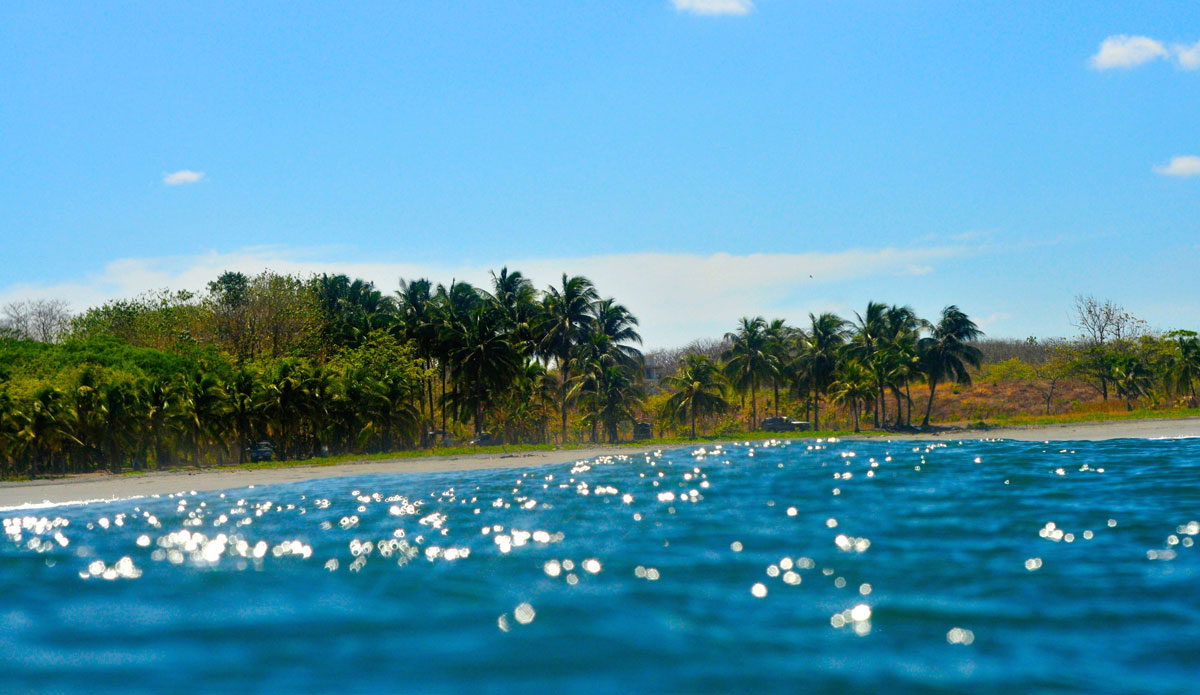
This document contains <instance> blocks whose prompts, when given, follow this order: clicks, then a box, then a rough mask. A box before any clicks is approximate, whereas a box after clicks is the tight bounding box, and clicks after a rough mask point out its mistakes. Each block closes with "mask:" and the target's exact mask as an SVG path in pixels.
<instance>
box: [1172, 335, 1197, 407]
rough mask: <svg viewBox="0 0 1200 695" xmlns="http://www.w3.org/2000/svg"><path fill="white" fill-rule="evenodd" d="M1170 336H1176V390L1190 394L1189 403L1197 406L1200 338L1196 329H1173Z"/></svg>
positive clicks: (1173, 379)
mask: <svg viewBox="0 0 1200 695" xmlns="http://www.w3.org/2000/svg"><path fill="white" fill-rule="evenodd" d="M1167 336H1168V337H1171V338H1175V348H1176V350H1177V351H1178V352H1177V353H1176V354H1175V355H1174V358H1175V360H1174V362H1175V363H1174V370H1172V373H1171V381H1172V386H1174V388H1175V390H1176V392H1178V393H1186V394H1188V404H1189V405H1190V406H1191V407H1193V408H1194V407H1196V380H1197V379H1200V339H1197V336H1196V333H1195V331H1171V332H1170V333H1168V334H1167Z"/></svg>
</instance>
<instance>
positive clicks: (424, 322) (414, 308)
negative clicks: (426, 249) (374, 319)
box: [395, 278, 438, 423]
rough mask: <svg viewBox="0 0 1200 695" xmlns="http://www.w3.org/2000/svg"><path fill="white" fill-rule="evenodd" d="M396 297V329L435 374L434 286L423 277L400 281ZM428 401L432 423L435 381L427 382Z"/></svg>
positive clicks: (436, 325)
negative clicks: (414, 347) (410, 280)
mask: <svg viewBox="0 0 1200 695" xmlns="http://www.w3.org/2000/svg"><path fill="white" fill-rule="evenodd" d="M396 297H397V309H396V312H397V318H398V321H397V323H396V326H395V327H396V328H397V329H398V331H399V333H400V337H402V338H404V339H405V340H407V341H409V342H411V343H412V344H413V345H415V346H416V348H417V354H418V355H419V357H420V358H421V359H422V360H424V362H425V369H426V370H427V371H428V372H430V373H432V371H433V360H434V357H435V356H436V354H437V339H438V317H437V304H436V302H435V301H434V296H433V284H432V283H431V282H430V281H429V280H426V279H424V278H422V279H420V280H413V281H412V282H408V281H406V280H401V281H400V291H399V292H397V293H396ZM424 395H425V396H426V402H427V404H428V406H429V421H430V422H431V423H432V422H433V379H432V378H426V379H425V394H424Z"/></svg>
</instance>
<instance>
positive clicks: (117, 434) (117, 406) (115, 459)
mask: <svg viewBox="0 0 1200 695" xmlns="http://www.w3.org/2000/svg"><path fill="white" fill-rule="evenodd" d="M137 408H138V403H137V391H136V389H134V387H133V384H132V383H130V382H128V381H110V382H108V383H106V384H104V385H102V386H101V388H100V411H99V412H100V417H101V426H100V428H101V432H102V434H101V440H102V447H103V450H104V453H105V457H106V458H107V460H108V464H109V467H110V470H111V471H112V472H113V473H119V472H120V471H121V463H122V461H123V460H124V458H125V456H124V455H123V454H122V450H123V448H124V447H125V446H126V445H128V444H129V443H130V441H131V440H132V439H133V436H134V432H133V431H132V429H133V426H134V423H135V421H136V412H137Z"/></svg>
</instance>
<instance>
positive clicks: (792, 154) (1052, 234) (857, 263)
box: [0, 0, 1200, 346]
mask: <svg viewBox="0 0 1200 695" xmlns="http://www.w3.org/2000/svg"><path fill="white" fill-rule="evenodd" d="M330 5H332V4H330ZM338 5H340V6H336V7H335V6H329V7H317V6H306V5H304V4H302V3H291V2H279V3H268V2H263V3H254V4H253V5H252V6H251V7H249V8H248V7H246V6H245V4H244V3H228V4H222V3H218V2H205V3H158V2H146V3H122V4H119V5H117V4H114V5H113V6H108V7H96V8H91V7H86V6H83V5H80V4H67V3H61V4H60V3H47V2H29V3H19V2H14V3H5V5H4V7H3V8H0V225H2V226H3V234H4V240H5V243H4V249H5V261H4V262H3V263H0V303H2V302H4V301H12V300H15V299H21V298H25V297H33V296H58V297H63V298H65V299H68V300H69V301H71V302H72V304H73V305H74V306H75V308H76V309H82V308H84V307H85V306H87V305H88V304H90V303H95V302H98V301H101V300H103V299H106V298H111V297H116V296H125V295H130V294H136V293H138V292H140V291H143V290H146V289H149V288H152V287H160V286H171V287H180V288H182V287H188V288H194V289H198V288H199V287H201V286H202V285H203V284H204V282H205V281H206V280H207V279H209V278H211V277H212V276H215V274H216V273H218V272H220V270H222V269H224V268H237V269H243V270H248V271H254V270H261V269H263V268H264V267H271V268H273V269H275V270H279V271H281V272H314V271H321V270H335V271H346V272H352V273H358V274H361V275H364V276H367V277H369V278H370V279H373V280H375V281H376V282H377V283H378V284H379V285H380V286H381V287H382V288H384V289H386V290H391V289H394V288H395V287H396V284H397V280H398V278H399V277H401V276H404V277H413V276H415V275H428V276H431V277H433V278H434V279H435V280H439V281H448V280H449V279H450V278H451V277H458V278H466V279H468V280H472V281H476V282H483V281H484V280H485V279H486V278H487V270H488V269H490V268H498V267H500V266H501V265H504V264H508V265H509V266H510V267H512V266H515V267H517V268H520V269H523V270H525V271H526V272H527V274H530V275H532V276H533V277H534V279H535V280H536V281H537V282H538V284H539V285H546V284H548V283H550V282H551V281H553V280H554V278H555V277H556V276H557V275H558V274H559V273H561V272H564V271H565V272H569V273H572V274H576V273H579V274H586V275H589V276H591V277H593V279H594V280H596V282H597V283H598V284H599V285H600V289H601V291H602V292H603V293H605V294H610V295H614V296H616V297H617V298H618V299H620V300H621V301H623V302H624V303H626V304H627V305H628V306H629V307H630V308H631V309H632V310H634V311H635V313H637V314H638V315H639V316H641V318H642V320H643V333H644V335H645V336H646V338H647V342H648V343H649V344H650V345H651V346H661V345H670V344H675V343H682V342H686V341H687V340H689V339H691V338H693V337H700V336H711V335H719V334H720V333H722V332H724V330H727V329H729V328H731V327H732V326H733V324H734V322H735V321H736V319H737V318H738V317H739V316H741V315H743V314H751V315H752V314H763V315H766V316H767V317H768V318H771V317H774V316H784V317H788V318H791V319H793V320H796V321H797V322H799V321H800V320H801V319H802V318H803V317H804V316H805V314H806V313H807V312H809V311H818V310H825V309H833V310H837V311H839V312H841V313H843V314H844V315H851V312H852V311H853V310H854V309H856V308H861V307H862V306H863V305H864V304H865V303H866V302H867V301H868V300H870V299H880V300H886V301H890V302H896V303H909V304H912V305H913V306H915V307H916V308H917V309H918V310H919V311H921V312H923V313H926V314H933V313H934V312H936V311H937V310H938V309H940V308H941V307H942V306H943V305H944V304H947V303H956V304H958V305H960V306H961V307H962V308H963V309H964V310H966V311H967V312H968V313H969V314H971V315H972V316H975V317H976V318H978V319H979V320H980V321H981V322H982V323H983V324H984V327H985V329H986V330H987V331H988V332H989V333H990V334H992V335H997V336H1016V337H1024V336H1026V335H1030V334H1036V335H1061V334H1067V333H1070V332H1072V329H1071V326H1070V322H1069V308H1070V305H1071V301H1072V297H1073V296H1074V295H1076V294H1079V293H1092V294H1095V295H1097V296H1100V297H1108V298H1111V299H1114V300H1116V301H1118V302H1120V303H1122V304H1124V305H1125V306H1126V307H1127V308H1129V309H1130V310H1132V311H1133V312H1134V313H1136V314H1138V315H1140V316H1143V317H1145V318H1147V319H1148V320H1150V322H1151V323H1152V324H1153V325H1155V326H1157V327H1160V328H1172V327H1179V326H1189V327H1192V328H1200V274H1198V273H1197V265H1198V262H1200V214H1198V213H1200V175H1198V174H1200V159H1197V157H1198V156H1200V118H1198V116H1197V114H1200V6H1198V5H1196V4H1195V3H1191V2H1162V3H1153V4H1143V3H1116V2H1113V3H1102V2H1095V3H1087V4H1083V5H1081V4H1079V3H1033V2H1028V3H1027V2H1012V3H969V4H964V3H960V2H929V1H922V2H897V1H894V0H892V1H888V2H802V1H800V0H756V1H755V2H753V3H749V2H747V1H746V0H661V1H660V0H644V1H641V2H632V1H630V2H621V1H617V0H603V1H596V2H583V1H580V2H555V3H551V2H530V1H528V0H526V1H522V2H516V1H512V2H502V1H499V0H497V1H494V2H482V1H481V2H470V3H446V2H434V1H430V2H424V1H419V2H418V1H413V2H403V3H395V2H389V3H371V2H360V3H353V4H338ZM172 175H173V177H172Z"/></svg>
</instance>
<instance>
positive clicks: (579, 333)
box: [0, 269, 642, 477]
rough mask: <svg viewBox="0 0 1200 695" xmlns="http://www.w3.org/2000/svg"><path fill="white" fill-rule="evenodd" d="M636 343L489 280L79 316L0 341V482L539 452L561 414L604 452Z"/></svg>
mask: <svg viewBox="0 0 1200 695" xmlns="http://www.w3.org/2000/svg"><path fill="white" fill-rule="evenodd" d="M636 327H637V319H636V318H634V317H633V316H632V315H630V314H629V312H628V311H626V310H625V308H624V307H622V306H621V305H620V304H617V303H616V302H615V301H613V300H611V299H601V297H600V295H599V294H598V292H597V290H596V289H595V287H593V286H592V283H591V282H590V281H588V280H587V279H586V278H581V277H573V278H572V277H567V276H564V277H563V283H562V285H561V287H553V288H550V289H549V291H547V292H546V293H544V294H542V293H539V292H537V291H536V290H535V288H534V286H533V284H532V283H531V282H530V281H529V280H528V279H527V278H525V277H523V276H522V275H521V273H519V272H509V271H508V270H507V269H503V270H501V271H500V273H499V274H496V275H493V283H492V288H491V291H486V290H484V289H481V288H476V287H472V286H471V285H469V284H466V283H462V282H454V283H451V285H450V286H449V287H447V286H443V285H437V286H436V287H435V286H434V285H433V283H431V282H430V281H428V280H424V279H421V280H415V281H411V282H402V283H401V285H400V291H399V292H397V293H396V294H395V295H394V296H389V295H385V294H384V293H383V292H381V291H380V290H378V289H376V288H375V287H374V286H373V285H372V284H371V283H369V282H366V281H362V280H352V279H350V278H347V277H345V276H328V275H322V276H319V277H314V278H310V279H303V278H297V277H292V276H282V275H276V274H274V273H270V272H265V273H262V274H261V275H258V276H255V277H248V276H245V275H243V274H241V273H229V272H227V273H223V274H222V275H221V276H220V277H218V278H217V279H216V280H214V281H213V282H212V283H209V286H208V291H207V292H206V293H204V294H200V295H194V294H191V293H187V292H165V291H164V292H161V293H156V294H152V295H148V296H145V297H141V298H138V299H135V300H122V301H115V302H110V303H108V304H105V305H103V306H101V307H97V308H94V309H91V310H89V311H87V312H86V313H84V314H82V315H80V316H77V317H75V318H74V319H73V320H72V321H71V328H70V330H69V332H68V333H67V336H66V337H65V339H64V340H62V342H59V343H41V342H34V341H31V340H20V339H16V338H13V337H6V338H0V474H3V475H6V476H16V475H28V476H31V477H32V476H36V475H40V474H44V473H50V472H53V473H64V472H82V471H89V470H97V469H107V470H112V471H118V470H121V469H125V468H132V469H146V468H162V467H166V466H172V465H180V464H185V465H211V464H221V463H232V462H234V461H237V462H242V461H244V460H245V458H246V454H247V448H248V447H249V446H250V445H251V444H253V443H254V442H257V441H259V440H263V439H266V440H270V441H271V442H272V443H273V445H274V447H275V448H276V450H277V452H278V454H279V455H280V456H283V457H292V458H306V457H310V456H321V455H326V454H340V453H346V452H354V453H369V452H386V451H394V450H397V449H404V448H412V447H417V446H431V445H437V444H449V443H450V440H452V439H453V438H454V437H455V436H459V435H462V436H463V437H464V438H466V437H467V436H470V435H473V436H474V437H475V438H476V439H481V440H486V441H493V442H510V443H516V442H526V443H538V442H547V441H549V439H550V437H551V433H550V431H549V428H548V427H547V423H548V422H549V421H550V420H551V416H552V415H553V414H554V409H555V408H556V407H557V409H558V410H559V412H560V414H561V423H562V426H561V427H560V428H559V432H558V436H559V438H560V439H561V440H562V441H567V440H570V439H571V438H572V436H573V432H572V431H571V429H570V428H569V426H568V419H569V418H568V416H569V414H571V413H572V412H573V414H574V415H575V416H576V422H575V424H576V426H577V427H579V428H584V429H585V430H587V429H590V431H591V434H592V439H593V441H595V440H597V439H598V438H599V435H600V432H601V431H602V432H603V433H604V434H605V435H606V436H607V437H608V438H609V439H610V440H615V439H616V438H617V437H618V430H619V428H620V427H622V426H624V425H627V424H629V423H631V422H632V421H633V419H634V417H635V416H636V408H637V407H638V404H639V403H640V398H641V395H642V392H641V376H642V374H641V359H642V357H641V353H640V351H639V350H638V349H637V347H636V346H637V345H638V344H639V343H640V342H641V338H640V336H639V335H638V333H637V330H636ZM551 365H553V366H554V368H555V369H554V371H550V369H549V367H550V366H551ZM555 396H557V398H556V397H555ZM572 409H573V410H572Z"/></svg>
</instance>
